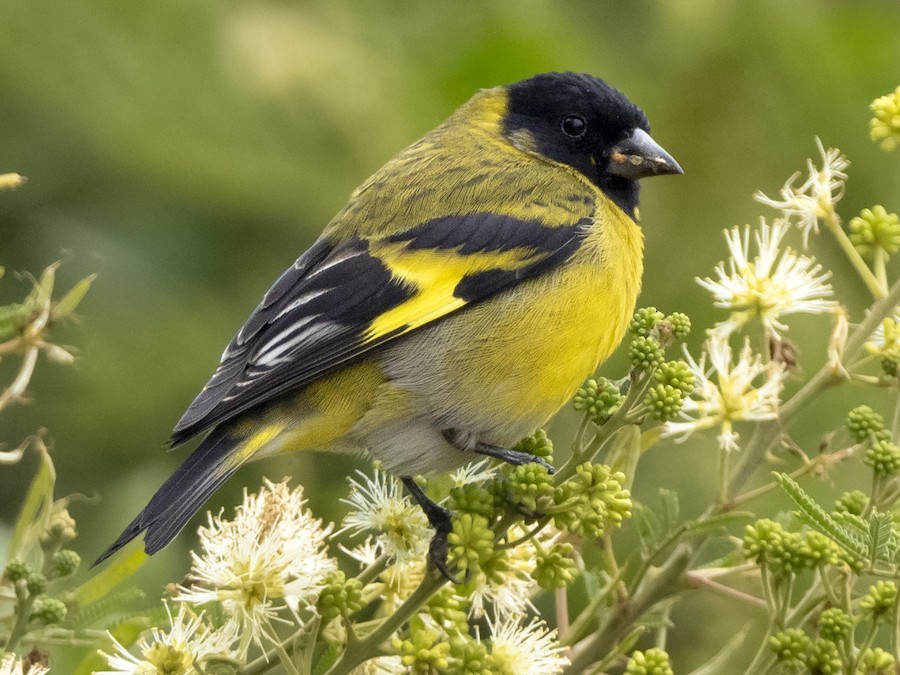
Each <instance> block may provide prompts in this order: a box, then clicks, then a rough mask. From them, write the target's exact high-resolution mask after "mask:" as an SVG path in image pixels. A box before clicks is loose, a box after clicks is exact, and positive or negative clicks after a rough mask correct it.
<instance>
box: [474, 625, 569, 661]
mask: <svg viewBox="0 0 900 675" xmlns="http://www.w3.org/2000/svg"><path fill="white" fill-rule="evenodd" d="M488 624H489V625H490V630H491V656H492V657H493V665H494V669H495V670H494V672H496V673H498V675H553V674H554V673H561V672H563V669H564V668H565V667H566V666H567V665H569V659H567V658H566V657H565V656H563V652H564V651H565V650H564V649H563V648H562V647H560V645H559V642H558V641H557V639H556V630H548V629H547V625H546V624H545V623H544V622H543V621H539V620H538V619H532V620H531V623H529V624H528V625H527V626H525V625H522V624H521V623H520V622H519V619H518V618H516V617H504V618H501V619H500V620H499V621H497V622H496V623H494V622H493V621H491V620H490V619H488Z"/></svg>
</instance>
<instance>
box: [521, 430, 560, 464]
mask: <svg viewBox="0 0 900 675" xmlns="http://www.w3.org/2000/svg"><path fill="white" fill-rule="evenodd" d="M513 450H517V451H519V452H525V453H527V454H529V455H534V456H535V457H540V458H541V459H543V460H544V461H545V462H548V463H549V464H552V463H553V441H551V440H550V437H549V436H547V432H546V431H544V430H543V429H538V430H537V431H535V432H534V433H533V434H532V435H531V436H528V437H526V438H523V439H522V440H521V441H519V442H518V443H516V444H515V446H513Z"/></svg>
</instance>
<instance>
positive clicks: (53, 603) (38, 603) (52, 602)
mask: <svg viewBox="0 0 900 675" xmlns="http://www.w3.org/2000/svg"><path fill="white" fill-rule="evenodd" d="M66 612H67V610H66V604H65V603H64V602H63V601H62V600H58V599H57V598H50V597H47V596H46V595H40V596H38V597H37V598H35V601H34V606H33V607H32V608H31V618H32V619H33V620H34V621H37V622H38V623H41V624H43V625H45V626H49V625H51V624H54V623H59V622H60V621H62V620H63V619H65V618H66Z"/></svg>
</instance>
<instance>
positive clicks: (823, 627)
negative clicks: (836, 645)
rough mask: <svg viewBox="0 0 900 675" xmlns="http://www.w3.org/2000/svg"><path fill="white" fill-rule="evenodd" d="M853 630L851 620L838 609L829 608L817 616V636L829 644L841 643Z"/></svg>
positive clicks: (845, 613)
mask: <svg viewBox="0 0 900 675" xmlns="http://www.w3.org/2000/svg"><path fill="white" fill-rule="evenodd" d="M852 628H853V618H852V617H851V616H850V615H849V614H847V612H845V611H844V610H842V609H841V608H840V607H830V608H829V609H826V610H825V611H824V612H822V613H821V614H820V615H819V635H821V636H822V637H823V638H824V639H826V640H830V641H831V642H841V641H842V640H844V639H845V638H846V637H847V636H848V635H850V631H851V629H852Z"/></svg>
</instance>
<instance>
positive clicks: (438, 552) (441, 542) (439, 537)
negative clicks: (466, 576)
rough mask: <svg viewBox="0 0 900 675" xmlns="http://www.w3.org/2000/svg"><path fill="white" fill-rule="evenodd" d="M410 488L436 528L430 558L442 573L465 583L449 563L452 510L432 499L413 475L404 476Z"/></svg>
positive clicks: (452, 581)
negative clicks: (448, 544) (455, 573)
mask: <svg viewBox="0 0 900 675" xmlns="http://www.w3.org/2000/svg"><path fill="white" fill-rule="evenodd" d="M400 480H401V481H402V482H403V484H404V485H405V486H406V489H407V490H409V493H410V494H411V495H412V497H413V499H415V500H416V503H418V505H419V506H420V507H421V508H422V511H423V512H424V513H425V517H426V518H428V523H429V525H431V527H432V528H433V529H434V536H433V537H432V538H431V544H429V546H428V559H429V560H430V561H431V564H432V565H434V566H435V567H436V568H437V570H438V572H440V573H441V575H442V576H443V577H444V578H445V579H447V580H448V581H450V582H451V583H454V584H457V585H459V584H462V583H465V580H460V579H459V578H458V577H456V576H455V575H454V574H453V572H452V571H451V570H450V566H449V565H448V564H447V537H448V536H449V534H450V531H451V530H452V529H453V521H452V516H451V514H450V511H448V510H447V509H445V508H444V507H443V506H439V505H437V504H435V503H434V502H433V501H431V500H430V499H429V498H428V496H427V495H426V494H425V492H424V491H423V490H422V488H420V487H419V485H418V483H416V481H415V480H414V479H413V478H412V477H411V476H404V477H402V478H401V479H400Z"/></svg>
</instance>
